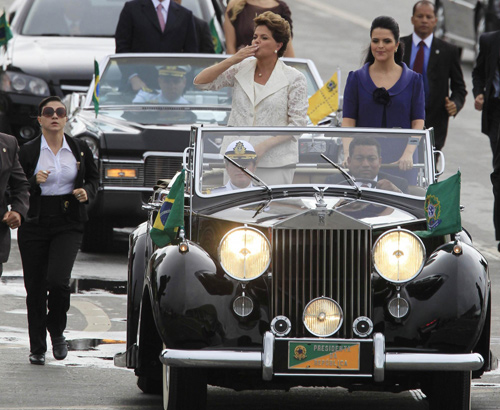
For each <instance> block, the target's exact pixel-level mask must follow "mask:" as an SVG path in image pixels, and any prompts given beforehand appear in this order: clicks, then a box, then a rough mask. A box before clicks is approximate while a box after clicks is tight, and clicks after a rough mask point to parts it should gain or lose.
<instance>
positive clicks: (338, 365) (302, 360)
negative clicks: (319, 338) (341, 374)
mask: <svg viewBox="0 0 500 410" xmlns="http://www.w3.org/2000/svg"><path fill="white" fill-rule="evenodd" d="M359 352H360V346H359V343H349V342H346V343H342V342H313V343H309V342H307V343H301V342H288V368H289V369H305V370H359Z"/></svg>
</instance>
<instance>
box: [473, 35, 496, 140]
mask: <svg viewBox="0 0 500 410" xmlns="http://www.w3.org/2000/svg"><path fill="white" fill-rule="evenodd" d="M499 53H500V31H493V32H489V33H484V34H483V35H482V36H481V37H480V38H479V54H478V55H477V59H476V64H475V65H474V69H473V70H472V92H473V94H474V98H476V97H477V96H478V95H479V94H483V95H484V105H483V113H482V116H481V131H482V132H483V133H484V134H488V132H489V129H490V124H489V118H488V106H489V102H490V100H491V99H493V97H494V95H495V87H494V85H493V80H494V78H495V71H496V69H497V67H498V57H499Z"/></svg>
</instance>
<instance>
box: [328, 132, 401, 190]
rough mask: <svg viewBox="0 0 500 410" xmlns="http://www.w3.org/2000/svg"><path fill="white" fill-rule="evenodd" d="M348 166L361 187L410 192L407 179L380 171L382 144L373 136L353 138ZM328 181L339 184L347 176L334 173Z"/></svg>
mask: <svg viewBox="0 0 500 410" xmlns="http://www.w3.org/2000/svg"><path fill="white" fill-rule="evenodd" d="M347 166H348V168H349V174H351V176H353V177H354V178H355V179H356V185H357V186H359V187H365V188H376V189H383V190H386V191H394V192H404V193H406V192H408V181H407V180H406V179H404V178H401V177H398V176H395V175H391V174H388V173H386V172H381V171H380V167H381V166H382V155H381V149H380V144H379V142H378V141H377V140H376V139H375V138H373V137H364V136H360V137H355V138H353V139H352V140H351V142H350V144H349V157H348V158H347ZM326 182H327V183H329V184H338V183H341V182H345V178H343V177H342V176H340V175H332V176H329V177H328V178H327V179H326Z"/></svg>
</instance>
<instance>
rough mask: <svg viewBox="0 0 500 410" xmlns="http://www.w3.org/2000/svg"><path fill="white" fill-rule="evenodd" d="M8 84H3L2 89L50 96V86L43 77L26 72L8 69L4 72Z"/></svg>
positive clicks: (38, 95) (10, 91)
mask: <svg viewBox="0 0 500 410" xmlns="http://www.w3.org/2000/svg"><path fill="white" fill-rule="evenodd" d="M2 75H3V76H6V78H7V81H8V84H4V85H1V87H0V88H1V89H2V91H4V92H7V93H13V94H22V95H34V96H36V97H48V96H49V95H50V88H49V85H48V83H47V81H45V80H44V79H43V78H40V77H35V76H32V75H29V74H24V73H22V72H18V71H10V70H7V71H5V72H4V73H3V74H2Z"/></svg>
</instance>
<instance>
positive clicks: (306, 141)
mask: <svg viewBox="0 0 500 410" xmlns="http://www.w3.org/2000/svg"><path fill="white" fill-rule="evenodd" d="M427 138H428V135H426V132H424V131H411V130H405V131H400V130H394V131H392V130H381V131H380V132H377V131H367V130H364V131H363V130H362V129H345V128H321V127H316V128H314V131H313V130H312V129H311V131H310V132H295V131H293V132H292V131H291V130H290V131H288V130H287V129H286V128H285V129H280V130H279V131H278V130H276V131H275V130H274V129H273V130H272V131H270V130H269V129H266V130H263V131H259V130H257V131H241V129H235V131H234V132H232V131H231V128H225V129H224V130H221V131H212V129H210V130H203V132H202V139H201V140H200V141H199V142H200V143H199V144H198V147H197V149H196V155H197V158H198V159H199V161H197V164H196V169H197V172H198V175H199V177H196V178H195V181H197V184H196V187H195V188H196V192H197V194H198V195H199V196H202V197H203V196H205V197H208V196H214V195H231V194H234V193H238V192H241V190H243V189H247V190H260V191H262V189H263V188H262V187H263V185H267V186H268V187H269V188H270V189H271V190H273V189H277V188H274V187H277V186H284V185H290V186H292V185H294V186H299V185H302V186H303V185H311V186H315V187H320V188H321V189H323V187H325V186H329V185H336V186H343V187H346V188H349V189H352V190H356V191H360V192H363V190H384V191H389V192H393V193H395V194H398V195H401V194H408V195H413V196H418V197H422V196H424V195H425V192H426V189H427V187H428V185H429V181H430V173H431V164H430V158H432V157H431V154H430V152H428V140H427ZM344 147H346V149H348V154H347V153H346V154H344ZM407 147H408V149H411V150H414V156H413V167H412V169H410V170H400V169H399V167H398V165H397V164H395V162H397V161H398V159H399V158H400V157H401V154H402V153H403V151H404V150H405V149H406V148H407ZM322 154H323V155H324V156H325V157H326V158H327V159H325V158H324V157H322ZM223 155H225V156H226V157H227V158H229V159H225V158H224V156H223ZM328 159H329V160H330V161H332V162H334V163H335V164H337V165H338V166H339V167H341V168H342V169H343V170H344V171H345V174H344V173H343V172H342V171H341V170H339V169H338V168H336V167H335V166H334V165H332V164H331V163H330V162H329V161H328ZM231 160H233V161H234V162H235V163H237V164H239V165H241V166H243V167H245V168H246V169H247V170H248V171H250V172H252V173H253V174H255V175H256V176H257V177H258V178H259V179H260V181H259V180H255V179H252V178H250V177H249V176H248V175H247V174H245V172H244V171H242V170H241V169H238V168H237V167H236V166H235V165H234V163H233V162H231Z"/></svg>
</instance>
